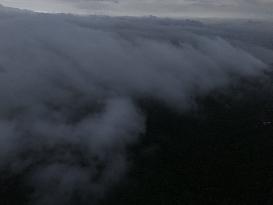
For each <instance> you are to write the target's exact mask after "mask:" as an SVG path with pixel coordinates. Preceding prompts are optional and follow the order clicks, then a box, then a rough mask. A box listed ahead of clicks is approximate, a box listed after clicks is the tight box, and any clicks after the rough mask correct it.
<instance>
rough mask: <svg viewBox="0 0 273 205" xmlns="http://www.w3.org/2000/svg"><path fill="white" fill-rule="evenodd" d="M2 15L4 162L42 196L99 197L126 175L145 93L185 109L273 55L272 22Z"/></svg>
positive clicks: (0, 152) (46, 200)
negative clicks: (202, 21)
mask: <svg viewBox="0 0 273 205" xmlns="http://www.w3.org/2000/svg"><path fill="white" fill-rule="evenodd" d="M0 15H1V20H0V30H1V33H0V44H1V47H0V68H1V69H0V98H1V101H0V132H1V136H0V159H1V160H0V169H1V171H3V170H8V171H9V172H10V173H11V174H14V175H16V174H18V173H20V175H21V176H22V177H23V178H24V182H25V186H30V187H32V189H33V190H34V191H33V193H32V195H31V197H30V200H31V202H32V203H33V204H39V205H44V204H46V205H47V204H51V205H52V204H69V203H71V202H72V201H73V200H83V201H85V200H86V201H89V202H90V203H93V202H94V203H95V201H96V200H97V199H98V198H101V197H102V196H103V195H104V193H105V192H106V191H107V189H109V188H110V187H111V186H113V185H114V184H115V183H117V182H118V181H119V179H120V178H121V177H123V176H124V175H125V173H126V170H127V169H128V168H129V164H128V160H127V155H126V153H127V151H128V150H127V149H128V147H129V146H130V145H132V144H134V143H137V141H138V138H139V137H140V136H141V135H143V134H145V117H146V115H145V113H143V111H142V110H141V107H140V106H139V103H138V102H139V101H141V100H145V99H152V100H154V101H157V102H159V103H164V104H166V105H167V106H168V107H169V108H170V109H173V110H175V111H177V112H183V110H185V109H189V108H191V107H192V106H193V105H194V104H195V103H196V101H195V99H196V98H197V97H198V96H203V95H206V94H208V93H210V92H211V91H213V90H215V89H222V88H224V87H227V86H229V85H230V84H231V83H233V82H234V77H235V78H248V77H252V76H260V75H262V74H263V72H264V71H265V70H266V69H268V66H269V65H270V64H271V63H272V59H273V58H272V56H273V51H272V50H271V49H272V48H270V47H268V45H271V44H272V38H271V36H272V35H271V34H272V31H270V29H268V28H269V27H268V26H267V25H266V26H265V25H264V24H263V23H261V24H258V25H256V24H249V23H242V24H241V23H237V24H236V23H234V22H233V23H231V24H230V23H229V24H228V25H232V27H229V26H227V25H226V26H225V25H224V24H221V25H218V24H209V23H201V22H197V21H191V20H185V21H182V20H169V19H157V18H129V17H128V18H111V17H97V16H90V17H79V16H78V17H76V16H71V15H53V14H50V15H48V14H37V13H29V12H19V11H12V10H9V9H5V8H0ZM257 28H259V29H257ZM251 30H252V31H253V34H252V35H249V32H248V31H251ZM258 30H259V31H263V32H258ZM246 33H247V35H245V34H246ZM250 33H252V32H250ZM267 35H268V38H267V37H266V36H267ZM253 36H254V37H255V38H254V39H253ZM261 51H262V52H261Z"/></svg>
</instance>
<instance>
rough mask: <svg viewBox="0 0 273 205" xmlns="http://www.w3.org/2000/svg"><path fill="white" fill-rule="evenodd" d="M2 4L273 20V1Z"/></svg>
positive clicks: (8, 0)
mask: <svg viewBox="0 0 273 205" xmlns="http://www.w3.org/2000/svg"><path fill="white" fill-rule="evenodd" d="M0 4H2V5H4V6H9V7H16V8H23V9H30V10H34V11H40V12H54V13H55V12H57V13H59V12H62V13H74V14H103V15H126V16H143V15H155V16H164V17H217V18H225V17H228V18H236V17H239V18H266V19H268V18H270V19H271V18H273V12H272V11H273V0H168V1H166V0H0Z"/></svg>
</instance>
